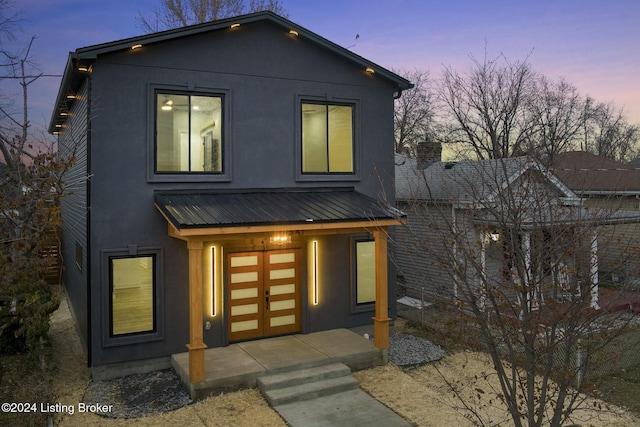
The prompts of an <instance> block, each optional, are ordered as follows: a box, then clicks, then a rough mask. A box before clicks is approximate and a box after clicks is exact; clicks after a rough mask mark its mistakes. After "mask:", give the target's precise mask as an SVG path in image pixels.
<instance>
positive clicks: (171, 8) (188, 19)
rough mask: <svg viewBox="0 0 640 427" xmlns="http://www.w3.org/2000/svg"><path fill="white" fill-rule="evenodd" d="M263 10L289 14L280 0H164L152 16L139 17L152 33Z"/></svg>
mask: <svg viewBox="0 0 640 427" xmlns="http://www.w3.org/2000/svg"><path fill="white" fill-rule="evenodd" d="M262 10H270V11H272V12H274V13H277V14H278V15H281V16H284V17H286V16H287V15H286V10H285V9H284V6H282V4H281V3H280V0H250V1H249V4H247V2H246V1H245V0H161V1H160V7H159V8H158V9H156V10H155V11H153V12H152V14H151V15H150V16H149V15H144V14H143V13H142V12H138V17H137V19H138V23H139V25H140V27H141V28H142V29H143V30H144V31H146V32H149V33H153V32H157V31H162V30H169V29H172V28H179V27H184V26H187V25H193V24H201V23H204V22H209V21H215V20H217V19H222V18H229V17H232V16H237V15H242V14H243V13H251V12H259V11H262Z"/></svg>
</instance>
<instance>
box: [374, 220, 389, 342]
mask: <svg viewBox="0 0 640 427" xmlns="http://www.w3.org/2000/svg"><path fill="white" fill-rule="evenodd" d="M373 237H374V239H375V249H376V315H375V317H374V318H373V336H374V343H375V345H376V347H378V348H382V349H384V348H389V321H390V320H391V319H389V284H388V283H387V279H388V276H389V274H388V271H389V269H388V265H387V262H388V257H387V228H386V227H385V228H382V229H379V230H376V231H374V232H373Z"/></svg>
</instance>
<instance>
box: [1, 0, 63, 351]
mask: <svg viewBox="0 0 640 427" xmlns="http://www.w3.org/2000/svg"><path fill="white" fill-rule="evenodd" d="M3 3H4V2H3ZM4 6H6V3H5V4H4ZM0 10H2V11H3V12H4V11H5V9H2V8H0ZM0 21H3V20H1V19H0ZM3 22H7V21H3ZM8 22H13V21H8ZM7 25H8V24H7ZM0 32H1V31H0ZM34 41H35V37H32V38H31V39H30V41H29V43H28V44H27V47H26V49H24V50H23V51H21V52H19V53H17V54H13V53H11V52H10V51H9V50H8V49H4V48H3V50H2V54H3V62H2V63H1V64H0V67H1V69H2V75H1V76H0V79H1V80H2V81H3V83H5V86H11V84H12V85H13V86H14V87H17V88H19V91H18V92H16V93H17V95H7V94H4V98H3V100H2V101H3V102H2V104H1V105H0V155H1V158H0V169H1V172H2V173H1V174H0V339H2V340H3V343H4V344H5V345H3V348H4V349H7V347H9V348H13V349H14V350H18V351H24V350H26V351H28V352H29V354H31V355H41V354H42V352H43V351H44V347H43V339H45V338H46V336H47V331H48V325H49V314H50V313H51V312H52V311H53V310H55V308H56V307H57V299H56V296H55V294H54V292H53V291H52V289H51V288H50V287H49V286H48V284H47V283H46V281H45V280H44V276H45V273H46V272H47V270H48V267H49V262H50V261H51V258H49V257H47V256H45V255H46V254H47V249H48V248H49V247H50V245H54V247H56V246H57V244H58V242H57V235H56V234H55V230H56V226H57V224H59V221H60V215H59V204H58V201H59V198H60V197H61V195H62V182H63V180H62V179H63V175H64V172H65V171H66V169H67V168H68V166H69V165H70V163H71V162H73V159H72V158H71V159H61V158H59V157H58V156H57V154H56V153H55V145H54V144H53V143H52V141H46V140H42V139H37V138H36V137H34V135H32V133H31V123H30V120H29V107H28V99H29V97H28V93H29V88H30V87H31V85H32V84H33V83H34V82H36V81H37V80H38V79H40V78H42V77H44V76H45V75H44V74H42V73H41V72H39V71H38V70H37V69H35V68H34V67H33V64H32V62H31V59H30V54H31V47H32V45H33V43H34ZM6 83H8V84H6ZM5 340H9V341H10V342H11V344H10V345H6V344H7V343H6V341H5ZM42 360H43V359H41V361H42Z"/></svg>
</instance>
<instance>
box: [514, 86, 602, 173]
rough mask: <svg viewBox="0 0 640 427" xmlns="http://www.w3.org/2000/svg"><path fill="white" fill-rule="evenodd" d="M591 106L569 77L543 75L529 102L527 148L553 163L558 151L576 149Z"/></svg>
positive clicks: (527, 106) (538, 156)
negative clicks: (554, 79) (558, 77)
mask: <svg viewBox="0 0 640 427" xmlns="http://www.w3.org/2000/svg"><path fill="white" fill-rule="evenodd" d="M588 106H589V104H587V103H585V102H584V101H583V99H582V97H581V96H580V94H579V93H578V90H577V89H576V87H575V86H573V85H571V84H570V83H568V82H567V81H566V80H564V79H560V80H558V81H553V80H551V79H549V78H547V77H545V76H540V77H539V78H538V79H537V81H536V82H535V90H534V92H533V94H532V96H531V97H530V98H529V104H528V105H526V106H525V108H527V109H528V110H529V114H530V116H531V119H532V126H531V128H530V135H529V136H528V137H527V144H528V145H527V147H526V149H525V151H526V152H527V153H531V154H532V155H534V156H535V157H536V158H538V159H542V160H543V161H544V162H545V163H546V164H552V163H553V161H554V158H555V156H556V155H557V154H558V153H561V152H564V151H569V150H572V149H574V148H575V146H576V145H577V142H578V141H579V140H580V137H581V135H582V130H583V129H584V123H585V121H586V120H588V119H589V117H590V110H589V108H588Z"/></svg>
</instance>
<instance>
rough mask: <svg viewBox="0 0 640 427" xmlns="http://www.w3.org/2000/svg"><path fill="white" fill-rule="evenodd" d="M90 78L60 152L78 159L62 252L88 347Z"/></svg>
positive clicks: (70, 177) (69, 178)
mask: <svg viewBox="0 0 640 427" xmlns="http://www.w3.org/2000/svg"><path fill="white" fill-rule="evenodd" d="M88 86H89V85H88V81H86V83H85V85H83V86H82V88H81V89H80V91H79V92H78V99H77V100H76V102H75V103H74V105H73V108H72V111H70V115H69V118H68V120H67V123H66V125H65V127H64V128H63V131H62V132H61V134H60V136H59V149H60V155H61V156H63V157H64V158H71V157H73V158H75V164H74V165H73V167H72V168H71V169H70V170H69V172H68V173H67V174H66V176H65V185H66V188H65V196H64V197H63V198H62V203H61V208H62V254H63V260H64V265H63V275H62V278H63V282H64V286H65V289H66V291H67V296H68V299H69V303H70V306H71V311H72V313H73V315H74V317H75V319H76V323H77V325H78V328H79V330H80V337H81V339H82V342H83V344H84V346H85V350H86V349H88V342H89V329H88V328H89V325H88V320H89V317H88V305H87V302H88V288H87V283H88V282H87V272H88V269H89V261H88V255H89V251H88V250H87V249H88V248H87V215H88V207H87V203H88V199H87V186H88V179H87V176H88V155H87V154H88V152H87V148H88V140H87V138H88V132H87V131H88V119H89V117H88V115H89V108H88V102H87V100H88V94H89V90H88ZM76 245H77V246H79V248H81V251H82V256H81V257H82V258H81V262H80V264H79V265H78V264H77V263H76Z"/></svg>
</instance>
